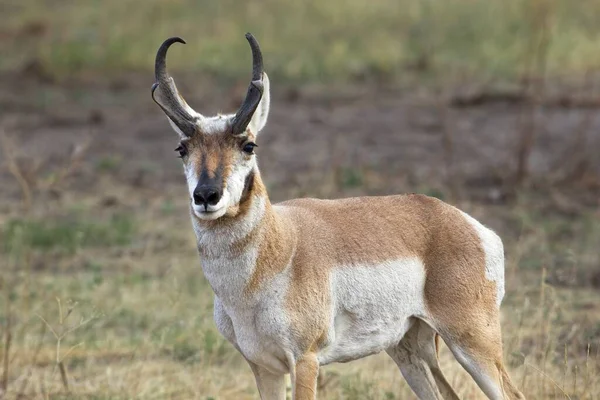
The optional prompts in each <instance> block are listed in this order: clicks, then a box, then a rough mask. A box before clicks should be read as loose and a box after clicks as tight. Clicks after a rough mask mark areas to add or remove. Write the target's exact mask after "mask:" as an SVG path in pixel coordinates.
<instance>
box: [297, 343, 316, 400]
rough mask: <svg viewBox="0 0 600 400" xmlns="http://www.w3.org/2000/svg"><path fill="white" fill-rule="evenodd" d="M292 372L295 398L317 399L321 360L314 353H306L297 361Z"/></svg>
mask: <svg viewBox="0 0 600 400" xmlns="http://www.w3.org/2000/svg"><path fill="white" fill-rule="evenodd" d="M294 372H295V373H292V393H293V400H315V399H316V398H317V377H318V376H319V361H317V356H316V355H315V354H313V353H309V354H305V355H304V356H303V357H302V358H301V359H300V360H298V361H297V362H296V367H295V371H294Z"/></svg>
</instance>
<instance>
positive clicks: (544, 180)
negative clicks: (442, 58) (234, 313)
mask: <svg viewBox="0 0 600 400" xmlns="http://www.w3.org/2000/svg"><path fill="white" fill-rule="evenodd" d="M0 82H1V86H0V88H1V90H0V123H1V125H0V129H1V132H0V133H1V134H2V150H3V153H2V155H1V158H0V165H2V170H1V171H0V179H1V182H2V185H1V186H0V193H1V196H0V226H1V227H2V228H1V231H0V232H1V233H0V234H1V235H2V243H3V247H2V249H1V250H2V271H3V272H2V275H1V280H0V285H1V286H0V290H1V293H2V301H1V304H2V307H1V308H2V310H1V311H0V322H1V323H2V325H1V326H2V332H3V339H2V341H3V348H2V349H3V351H2V357H3V371H5V375H3V377H2V378H1V382H0V384H1V385H2V386H0V388H1V390H2V391H3V392H4V393H5V395H6V396H7V398H19V397H21V398H38V397H40V396H43V397H44V398H56V399H58V398H89V399H108V398H110V399H121V398H132V397H136V398H161V399H162V398H182V399H186V398H198V399H210V398H213V399H246V398H248V399H251V398H257V397H258V396H257V392H256V389H255V386H254V382H253V378H252V374H251V372H250V369H249V368H248V367H247V366H246V364H245V363H244V361H243V359H242V358H241V357H240V356H239V355H238V354H237V353H236V351H235V350H234V349H233V347H232V346H231V345H229V344H228V343H227V342H226V341H225V340H224V339H223V338H222V337H221V336H220V335H219V334H218V332H217V330H216V327H215V325H214V323H213V321H212V301H213V294H212V292H211V290H210V287H209V286H208V285H207V283H206V281H205V280H204V278H203V276H202V271H201V269H200V264H199V260H198V257H197V254H196V250H195V247H196V246H195V242H194V236H193V232H192V229H191V226H190V222H189V215H188V200H187V197H186V196H187V194H186V187H185V182H184V178H183V175H182V173H181V166H180V163H179V160H178V159H177V157H176V154H175V152H174V151H173V149H175V147H176V146H177V137H176V135H175V134H174V133H173V132H172V131H171V130H170V129H169V126H168V123H167V121H166V119H165V117H164V115H163V114H162V113H161V111H160V110H159V109H158V107H156V106H155V104H154V103H152V101H151V99H150V90H149V89H150V85H151V83H152V76H151V75H149V76H147V75H144V74H131V75H126V76H124V77H119V78H110V79H108V78H107V79H104V78H97V77H94V78H92V79H89V78H87V79H86V78H82V77H79V78H77V79H74V80H60V81H52V80H51V81H46V80H44V77H43V76H42V77H40V76H38V75H36V74H35V73H31V71H21V72H19V73H12V74H8V73H7V74H4V75H2V76H1V77H0ZM178 82H180V87H181V89H182V91H183V92H184V95H185V96H186V98H187V99H188V101H189V103H190V104H192V106H194V107H195V108H196V109H197V110H199V111H201V112H203V113H206V114H209V113H214V112H217V111H219V110H226V111H229V110H234V109H235V107H236V106H237V104H238V103H239V101H240V97H241V95H242V94H243V92H244V90H243V87H242V88H241V89H240V88H239V87H234V88H232V89H228V90H219V88H218V87H217V86H215V85H210V84H207V83H205V82H201V83H198V82H195V81H194V79H193V78H192V77H190V76H184V77H183V78H182V79H181V80H179V81H178ZM272 84H273V87H274V93H273V96H272V108H271V116H270V118H269V122H268V125H267V128H266V129H265V131H264V132H263V133H262V134H261V136H260V138H259V140H258V143H259V146H260V147H259V148H258V149H257V154H258V157H259V165H260V168H261V171H262V174H263V176H264V179H265V181H266V183H267V186H268V189H269V192H270V194H271V198H272V199H273V201H281V200H284V199H288V198H293V197H300V196H313V197H324V198H336V197H346V196H354V195H362V194H389V193H405V192H420V193H426V194H429V195H433V196H436V197H439V198H442V199H443V200H446V201H448V202H450V203H452V204H455V205H457V206H458V207H460V208H461V209H463V210H465V211H467V212H469V213H471V214H472V215H473V216H475V217H476V218H478V219H479V220H480V221H482V222H483V223H484V224H486V225H488V226H489V227H491V228H493V229H495V230H496V231H497V232H498V233H499V234H500V235H501V237H502V238H503V239H504V242H505V247H506V252H507V260H508V261H507V265H506V274H507V283H506V291H507V294H506V298H505V301H504V304H503V307H502V321H503V334H504V347H505V359H506V362H507V363H508V365H509V366H510V372H511V374H512V376H513V379H514V380H515V382H516V383H517V384H518V385H519V387H520V388H521V389H522V390H523V392H524V393H525V394H526V395H527V396H528V398H532V399H548V398H572V399H575V398H579V399H595V398H598V396H600V378H599V372H600V358H599V357H600V356H599V353H600V322H599V321H600V319H599V317H600V306H599V304H600V293H599V292H598V290H599V289H598V288H599V287H600V258H599V255H598V251H597V245H598V243H600V223H599V218H600V214H599V209H598V206H599V203H598V198H599V193H600V182H599V180H598V177H599V172H600V160H599V159H598V157H597V154H596V150H597V149H598V148H600V134H598V133H599V132H600V116H599V115H598V113H597V112H596V109H595V108H593V106H590V104H588V103H586V102H583V101H579V100H577V99H581V98H584V99H585V96H583V97H582V96H579V97H577V95H578V93H583V91H580V92H569V93H570V94H569V99H575V100H577V101H575V100H573V101H565V100H564V99H563V100H562V101H561V100H560V99H561V97H560V96H558V95H557V96H555V97H552V96H548V97H546V98H545V103H544V102H541V103H532V102H531V101H530V100H528V99H527V98H526V97H523V96H520V95H518V92H517V95H510V96H508V95H494V96H487V95H486V94H485V93H484V92H480V91H479V92H478V90H479V89H477V88H476V89H474V90H472V91H465V90H462V91H461V90H454V91H452V90H449V91H443V92H439V91H437V92H436V91H431V90H420V89H419V86H418V85H404V86H402V85H398V86H390V87H385V88H382V87H380V86H377V85H360V84H357V85H355V86H344V87H336V86H333V87H331V88H323V87H312V86H311V87H308V88H303V87H298V86H284V85H281V87H278V85H277V80H274V81H273V82H272ZM557 93H563V92H561V91H557ZM584 94H585V93H584ZM532 120H533V121H534V122H533V123H531V121H532ZM531 132H533V133H534V137H533V146H532V152H531V155H530V157H529V165H530V169H529V171H528V173H527V174H526V176H525V177H524V178H523V179H522V181H521V182H518V181H519V179H517V178H515V173H516V169H517V168H516V165H517V159H518V156H517V154H518V148H519V143H520V141H521V138H522V137H523V135H526V134H527V133H531ZM9 333H10V335H9ZM442 366H443V370H444V372H445V374H446V376H447V377H449V381H450V382H451V383H452V385H453V386H454V387H455V388H456V389H457V391H458V392H459V393H460V395H461V397H464V398H469V399H471V398H480V397H481V396H482V394H481V392H479V390H478V389H477V388H476V386H475V385H474V384H473V383H472V381H471V380H470V379H466V376H467V375H466V373H465V372H464V371H463V370H462V369H461V368H460V366H459V365H458V364H457V363H456V362H455V361H454V360H453V359H452V358H451V356H450V355H449V352H448V351H447V350H446V349H445V348H444V349H443V352H442ZM320 388H321V389H320V390H321V392H320V393H321V398H326V399H337V398H344V399H381V398H385V399H405V398H412V397H411V396H412V394H411V392H410V389H409V388H408V386H407V385H406V383H405V382H404V380H403V379H402V377H401V374H400V372H399V371H398V370H397V369H396V367H395V366H394V364H393V362H392V361H391V359H389V358H387V356H385V355H377V356H373V357H369V358H367V359H364V360H360V361H357V362H353V363H349V364H344V365H332V366H328V367H326V368H324V369H323V371H322V378H321V380H320Z"/></svg>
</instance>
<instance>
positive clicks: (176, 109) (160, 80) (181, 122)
mask: <svg viewBox="0 0 600 400" xmlns="http://www.w3.org/2000/svg"><path fill="white" fill-rule="evenodd" d="M173 43H183V44H185V40H183V39H182V38H180V37H172V38H169V39H167V40H165V41H164V42H163V44H161V45H160V47H159V48H158V51H157V52H156V61H155V63H154V75H155V79H156V82H155V83H154V84H153V85H152V100H154V102H155V103H156V104H158V106H159V107H160V108H161V109H162V110H163V111H164V112H165V114H167V117H169V119H170V120H171V121H173V123H174V124H175V125H177V127H178V128H179V129H180V130H181V132H182V133H183V134H184V135H186V136H191V135H192V134H193V133H194V131H195V127H196V121H197V117H195V116H193V115H191V114H190V113H189V111H188V109H189V106H188V105H187V104H186V102H185V100H184V99H183V98H182V97H181V95H180V94H179V92H178V91H177V87H176V86H175V82H174V81H173V78H171V77H170V76H169V74H168V73H167V51H168V50H169V47H170V46H171V45H172V44H173ZM157 95H158V96H157Z"/></svg>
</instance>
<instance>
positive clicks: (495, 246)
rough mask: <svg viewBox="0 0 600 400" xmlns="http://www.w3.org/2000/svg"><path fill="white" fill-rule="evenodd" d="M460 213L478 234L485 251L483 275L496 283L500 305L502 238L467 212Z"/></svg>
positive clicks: (502, 291)
mask: <svg viewBox="0 0 600 400" xmlns="http://www.w3.org/2000/svg"><path fill="white" fill-rule="evenodd" d="M461 213H462V214H463V215H464V217H465V218H466V219H467V221H468V222H469V223H470V224H471V226H473V228H474V229H475V231H477V235H479V240H481V245H482V247H483V251H484V253H485V277H486V278H487V279H488V280H490V281H492V282H494V283H496V305H497V306H498V307H500V304H502V299H503V298H504V246H503V245H502V239H500V237H499V236H498V235H496V233H495V232H494V231H492V230H491V229H489V228H486V227H485V226H483V225H482V224H481V223H480V222H479V221H477V220H476V219H475V218H473V217H471V216H470V215H469V214H467V213H465V212H462V211H461Z"/></svg>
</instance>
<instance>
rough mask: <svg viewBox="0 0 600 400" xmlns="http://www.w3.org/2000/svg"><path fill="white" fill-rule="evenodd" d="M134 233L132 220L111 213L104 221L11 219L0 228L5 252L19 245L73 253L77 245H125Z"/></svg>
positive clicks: (17, 247) (13, 250)
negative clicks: (111, 215)
mask: <svg viewBox="0 0 600 400" xmlns="http://www.w3.org/2000/svg"><path fill="white" fill-rule="evenodd" d="M134 232H135V231H134V225H133V221H132V220H131V219H130V218H129V217H127V216H113V217H111V218H110V219H108V220H107V221H95V220H86V219H77V218H73V219H71V218H56V219H40V220H33V219H12V220H10V221H8V222H7V223H6V224H5V226H4V228H3V229H2V236H3V238H4V247H5V251H6V252H8V253H11V252H15V251H17V250H19V249H21V248H31V249H39V250H45V251H48V250H59V251H65V252H67V253H74V252H75V251H76V250H77V249H78V248H81V247H103V246H124V245H127V244H129V243H130V242H131V238H132V236H133V234H134Z"/></svg>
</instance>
